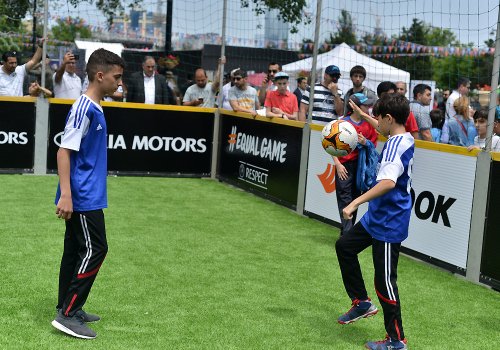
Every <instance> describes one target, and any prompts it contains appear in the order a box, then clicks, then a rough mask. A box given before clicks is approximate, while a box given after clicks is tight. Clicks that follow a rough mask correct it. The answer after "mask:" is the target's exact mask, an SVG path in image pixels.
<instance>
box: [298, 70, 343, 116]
mask: <svg viewBox="0 0 500 350" xmlns="http://www.w3.org/2000/svg"><path fill="white" fill-rule="evenodd" d="M339 78H340V69H339V67H337V66H335V65H330V66H328V67H326V68H325V74H324V75H323V81H322V82H319V83H316V84H315V85H314V98H313V112H312V121H313V122H314V123H317V124H327V123H329V122H331V121H332V120H337V119H338V118H339V116H341V115H342V113H343V112H344V102H343V101H342V90H340V89H339V86H338V81H339ZM308 109H309V91H305V93H304V95H303V96H302V101H301V102H300V111H299V120H301V121H304V122H305V121H306V120H307V110H308Z"/></svg>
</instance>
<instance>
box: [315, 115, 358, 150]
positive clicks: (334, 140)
mask: <svg viewBox="0 0 500 350" xmlns="http://www.w3.org/2000/svg"><path fill="white" fill-rule="evenodd" d="M321 136H322V139H321V145H322V146H323V148H324V150H325V151H326V152H327V153H328V154H330V155H332V156H335V157H343V156H346V155H348V154H349V153H351V152H352V151H354V149H356V146H357V145H358V133H357V132H356V129H355V128H354V126H353V125H352V124H351V123H349V122H348V121H345V120H342V119H339V120H333V121H331V122H329V123H328V124H326V125H325V127H324V128H323V131H321Z"/></svg>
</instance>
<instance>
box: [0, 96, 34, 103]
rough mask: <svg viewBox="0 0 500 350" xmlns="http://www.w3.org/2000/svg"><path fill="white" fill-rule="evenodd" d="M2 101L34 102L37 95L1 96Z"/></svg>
mask: <svg viewBox="0 0 500 350" xmlns="http://www.w3.org/2000/svg"><path fill="white" fill-rule="evenodd" d="M0 101H6V102H30V103H33V102H35V101H36V97H31V96H0Z"/></svg>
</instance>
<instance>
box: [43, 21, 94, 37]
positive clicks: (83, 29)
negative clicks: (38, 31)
mask: <svg viewBox="0 0 500 350" xmlns="http://www.w3.org/2000/svg"><path fill="white" fill-rule="evenodd" d="M56 22H57V24H56V25H55V26H53V27H52V35H53V37H54V38H57V40H61V41H71V42H72V41H74V40H75V39H76V38H82V39H85V38H91V37H92V32H91V30H90V28H89V26H88V25H86V24H85V21H84V20H83V19H81V18H79V17H76V18H72V17H66V18H58V19H57V21H56Z"/></svg>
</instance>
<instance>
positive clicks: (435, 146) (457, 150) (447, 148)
mask: <svg viewBox="0 0 500 350" xmlns="http://www.w3.org/2000/svg"><path fill="white" fill-rule="evenodd" d="M415 145H416V146H417V147H418V148H424V149H429V150H432V151H440V152H446V153H453V154H459V155H462V156H469V157H476V156H477V154H478V153H479V152H480V150H478V149H473V150H472V151H468V150H467V147H461V146H453V145H447V144H444V143H437V142H429V141H422V140H415Z"/></svg>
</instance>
